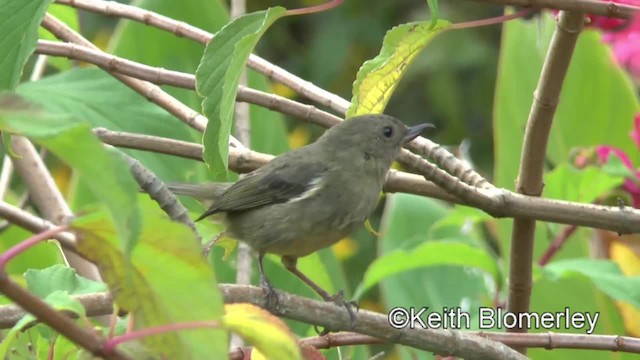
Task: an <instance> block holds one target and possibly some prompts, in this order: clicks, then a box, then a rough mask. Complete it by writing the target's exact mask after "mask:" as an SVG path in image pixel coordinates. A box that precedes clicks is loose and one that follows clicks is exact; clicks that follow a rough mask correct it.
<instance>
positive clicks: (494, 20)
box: [449, 9, 531, 30]
mask: <svg viewBox="0 0 640 360" xmlns="http://www.w3.org/2000/svg"><path fill="white" fill-rule="evenodd" d="M530 12H531V10H530V9H524V10H520V11H518V12H516V13H513V14H509V15H503V16H498V17H492V18H488V19H482V20H474V21H467V22H463V23H459V24H452V25H451V26H450V27H449V29H452V30H460V29H469V28H475V27H480V26H488V25H495V24H501V23H503V22H507V21H509V20H514V19H519V18H523V17H525V16H527V15H529V13H530Z"/></svg>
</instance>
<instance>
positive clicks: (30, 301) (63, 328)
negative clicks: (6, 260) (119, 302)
mask: <svg viewBox="0 0 640 360" xmlns="http://www.w3.org/2000/svg"><path fill="white" fill-rule="evenodd" d="M0 292H1V293H2V294H4V295H5V296H7V297H8V298H9V299H11V300H12V301H14V302H15V303H16V304H19V305H20V307H21V308H22V309H24V310H25V311H27V312H29V313H31V314H33V315H34V316H35V317H36V318H38V320H39V321H41V322H43V323H45V324H47V325H48V326H49V327H51V328H52V329H54V330H55V331H57V332H58V333H60V334H61V335H62V336H64V337H66V338H67V339H69V340H71V341H72V342H74V343H75V344H77V345H78V346H80V347H82V348H84V349H86V350H87V351H89V352H90V353H91V354H93V355H94V356H98V357H101V358H104V359H113V360H126V359H130V358H129V357H128V356H126V355H125V354H123V353H122V352H120V351H119V350H117V349H116V350H113V351H110V352H106V351H104V348H103V343H104V339H103V338H102V336H101V335H100V334H98V333H97V332H96V331H95V330H94V329H93V328H87V329H83V328H81V327H79V326H78V325H76V323H75V321H74V320H72V319H70V318H69V317H68V316H66V315H65V314H64V313H62V312H59V311H56V310H55V309H54V308H52V307H51V306H49V304H47V303H45V302H44V301H42V300H41V299H40V298H38V297H37V296H35V295H32V294H31V293H29V292H28V291H27V290H25V289H23V288H22V287H21V286H18V285H17V284H16V283H14V282H13V281H11V280H10V278H9V276H8V275H7V274H6V273H4V272H3V273H0Z"/></svg>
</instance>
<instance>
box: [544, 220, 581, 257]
mask: <svg viewBox="0 0 640 360" xmlns="http://www.w3.org/2000/svg"><path fill="white" fill-rule="evenodd" d="M576 230H578V227H577V226H575V225H567V226H565V227H564V229H562V231H561V232H560V233H559V234H558V235H557V236H556V238H555V239H553V242H552V243H551V245H549V248H548V249H547V251H545V252H544V254H542V256H541V257H540V260H538V265H540V266H545V265H546V264H547V263H548V262H549V260H551V258H552V257H553V256H554V255H555V254H556V253H557V252H558V250H560V248H561V247H562V246H563V245H564V243H566V242H567V240H568V239H569V237H570V236H571V235H573V233H574V232H576Z"/></svg>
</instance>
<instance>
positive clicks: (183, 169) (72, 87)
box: [16, 68, 199, 205]
mask: <svg viewBox="0 0 640 360" xmlns="http://www.w3.org/2000/svg"><path fill="white" fill-rule="evenodd" d="M16 92H17V93H18V94H19V95H20V96H22V97H24V98H26V99H28V100H30V101H31V102H32V103H35V104H38V105H40V106H42V107H43V108H44V109H45V110H46V111H47V112H49V113H51V114H59V115H72V116H73V117H74V118H76V119H82V120H83V121H86V122H88V123H90V124H91V125H93V126H96V127H98V126H99V127H104V128H107V129H110V130H114V131H127V132H133V133H141V134H148V135H155V136H161V137H168V138H172V139H177V140H185V141H193V140H194V139H195V131H191V130H190V129H189V127H188V126H187V125H185V124H184V123H182V122H181V121H179V120H178V119H176V118H175V117H174V116H173V115H171V114H169V113H167V112H166V111H165V110H163V109H161V108H160V107H158V106H156V105H155V104H152V103H150V102H149V101H148V100H147V99H145V98H144V97H142V96H141V95H140V94H138V93H136V92H135V91H133V90H131V89H130V88H128V87H126V86H124V85H123V84H121V83H120V82H119V81H118V80H116V79H114V78H113V76H110V75H109V74H107V73H105V72H104V71H103V70H100V69H96V68H89V69H73V70H70V71H65V72H63V73H59V74H56V75H53V76H49V77H46V78H43V79H41V80H39V81H36V82H29V83H23V84H20V86H18V88H17V89H16ZM123 151H124V152H126V153H127V154H130V155H131V156H133V157H135V158H136V159H138V160H140V162H142V163H143V164H144V165H145V166H146V167H148V168H149V169H150V170H151V171H153V172H154V173H155V174H157V175H158V176H159V177H161V178H162V179H163V180H166V181H186V180H188V178H187V177H188V176H189V174H192V173H193V172H194V171H195V169H196V166H197V165H199V164H198V163H196V162H190V161H185V160H184V159H181V158H176V157H172V156H167V155H162V154H156V153H152V152H148V151H138V150H126V149H125V150H123ZM81 205H84V204H81Z"/></svg>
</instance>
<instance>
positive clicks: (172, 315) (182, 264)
mask: <svg viewBox="0 0 640 360" xmlns="http://www.w3.org/2000/svg"><path fill="white" fill-rule="evenodd" d="M139 200H140V203H141V209H142V215H143V217H142V218H143V222H142V232H141V234H140V240H139V243H138V244H137V246H136V247H135V248H134V249H133V251H132V253H131V256H130V258H128V257H127V256H126V255H125V254H124V252H123V251H122V250H121V249H120V248H119V247H118V239H117V236H116V233H115V229H114V228H113V225H112V224H111V223H110V221H109V219H108V217H106V216H105V214H104V213H103V212H102V211H97V212H93V213H92V215H88V216H86V217H84V218H79V219H77V220H76V221H75V222H74V223H73V226H74V228H75V229H76V230H77V231H78V233H79V238H80V240H79V242H78V249H79V251H80V252H81V253H83V254H84V255H85V256H87V257H88V258H89V259H91V260H92V261H93V262H95V263H96V264H97V265H98V267H99V269H100V273H101V274H102V276H103V278H104V280H105V281H106V283H107V284H108V285H109V288H110V290H111V292H112V293H113V295H114V299H115V302H116V304H117V305H118V306H119V307H120V308H122V309H124V310H127V311H129V312H130V313H131V314H132V315H133V318H134V319H135V327H136V328H137V329H141V328H148V327H152V326H156V325H164V324H170V323H177V322H189V321H207V320H219V319H220V318H221V316H222V312H223V309H222V296H221V295H220V292H219V290H218V288H217V286H216V279H215V276H214V274H213V271H212V270H211V268H210V267H209V265H208V264H207V263H206V261H205V259H204V256H203V255H202V249H201V245H200V243H199V242H198V240H197V239H196V237H195V234H194V233H193V232H192V230H191V229H190V228H188V227H187V226H186V225H183V224H179V223H175V222H172V221H170V220H169V219H168V218H167V217H166V215H165V214H164V213H163V212H162V211H161V210H160V209H158V207H157V205H156V204H155V203H153V202H152V201H151V200H149V199H146V198H145V197H144V196H142V195H141V196H140V199H139ZM225 334H226V333H225V332H224V331H223V330H220V329H198V330H189V331H180V332H171V333H165V334H161V335H157V336H151V337H146V338H144V339H143V340H142V342H143V343H144V344H145V345H146V346H148V348H150V349H153V351H154V352H155V353H156V354H157V355H162V356H165V357H166V358H169V359H177V358H192V359H208V358H223V357H224V356H226V353H227V348H226V335H225Z"/></svg>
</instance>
